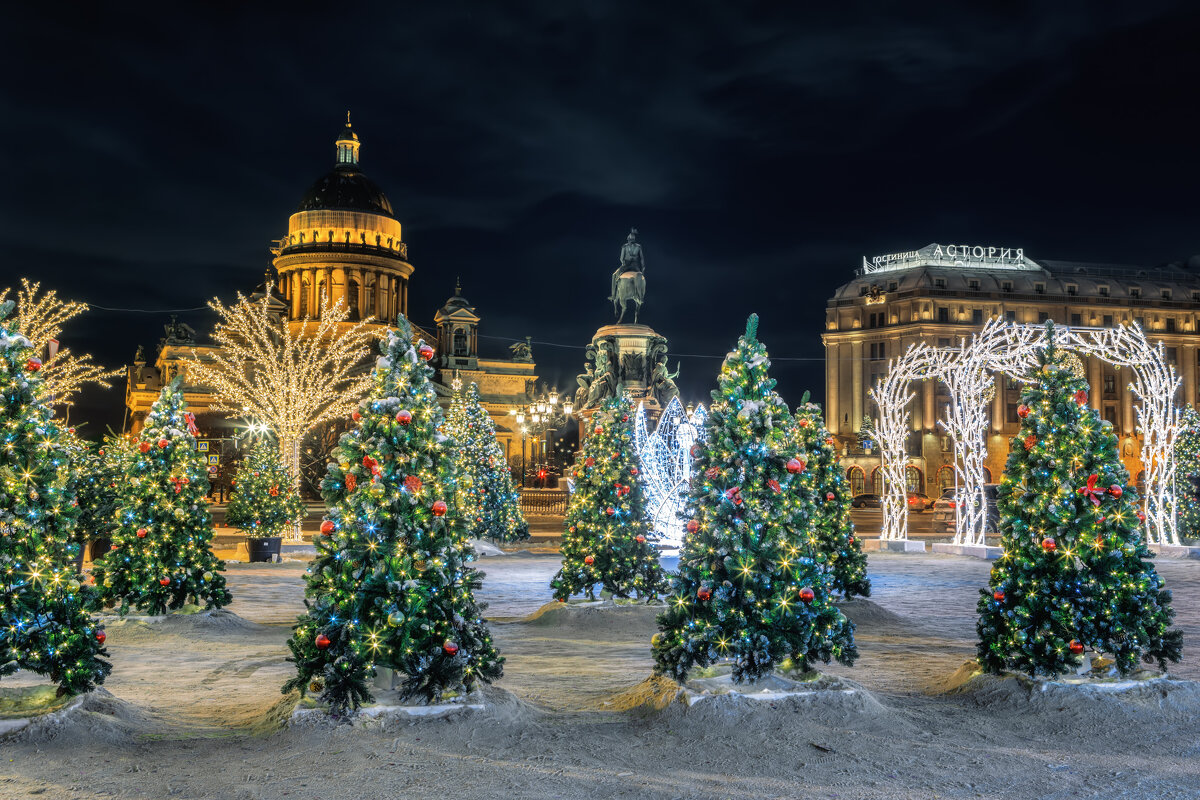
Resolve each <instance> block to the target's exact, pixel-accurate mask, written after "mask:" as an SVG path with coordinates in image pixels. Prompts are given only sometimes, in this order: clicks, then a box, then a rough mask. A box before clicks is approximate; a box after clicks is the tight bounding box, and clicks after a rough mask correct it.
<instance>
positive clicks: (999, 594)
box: [992, 589, 1004, 603]
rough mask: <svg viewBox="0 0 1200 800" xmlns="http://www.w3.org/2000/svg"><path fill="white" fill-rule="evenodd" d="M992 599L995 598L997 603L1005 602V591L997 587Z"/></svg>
mask: <svg viewBox="0 0 1200 800" xmlns="http://www.w3.org/2000/svg"><path fill="white" fill-rule="evenodd" d="M992 599H993V600H995V601H996V602H997V603H1003V602H1004V592H1002V591H1000V590H999V589H997V590H996V591H994V592H992Z"/></svg>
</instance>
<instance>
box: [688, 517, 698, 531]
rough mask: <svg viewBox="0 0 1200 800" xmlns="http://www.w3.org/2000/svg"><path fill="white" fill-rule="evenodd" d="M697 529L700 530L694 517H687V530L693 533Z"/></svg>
mask: <svg viewBox="0 0 1200 800" xmlns="http://www.w3.org/2000/svg"><path fill="white" fill-rule="evenodd" d="M698 530H700V523H699V522H697V521H696V520H694V519H689V520H688V523H687V532H688V533H695V532H696V531H698Z"/></svg>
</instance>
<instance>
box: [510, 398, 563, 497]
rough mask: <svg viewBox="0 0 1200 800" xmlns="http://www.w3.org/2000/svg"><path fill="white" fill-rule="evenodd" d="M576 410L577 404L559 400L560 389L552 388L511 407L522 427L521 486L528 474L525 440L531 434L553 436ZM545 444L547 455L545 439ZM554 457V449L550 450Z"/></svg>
mask: <svg viewBox="0 0 1200 800" xmlns="http://www.w3.org/2000/svg"><path fill="white" fill-rule="evenodd" d="M574 411H575V405H574V403H572V402H571V401H570V400H562V401H561V402H560V401H559V396H558V390H557V389H554V388H551V389H550V390H549V391H545V390H543V391H542V393H541V394H538V395H536V396H534V397H531V398H530V399H529V401H528V402H527V403H526V404H525V405H523V406H519V407H517V408H514V409H509V412H508V413H509V414H510V415H511V416H512V417H513V418H514V419H515V420H516V423H517V427H519V428H520V429H521V488H525V484H526V475H527V473H528V470H527V469H526V463H525V440H526V437H527V436H528V435H530V434H533V435H534V436H542V435H550V436H551V437H553V433H554V429H555V428H556V427H558V426H560V425H565V424H566V422H567V420H568V419H570V418H571V415H572V414H573V413H574ZM542 444H543V453H542V455H543V456H545V455H546V452H547V451H546V449H545V444H546V442H545V440H543V442H542ZM549 452H550V455H551V457H553V450H552V449H551V450H550V451H549ZM544 476H545V471H544V470H542V471H541V472H540V474H539V477H544Z"/></svg>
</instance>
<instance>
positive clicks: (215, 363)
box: [188, 292, 378, 489]
mask: <svg viewBox="0 0 1200 800" xmlns="http://www.w3.org/2000/svg"><path fill="white" fill-rule="evenodd" d="M208 305H209V307H210V308H212V309H213V310H214V311H216V312H217V314H218V315H219V316H220V321H219V322H218V323H217V325H216V327H215V328H214V329H213V333H212V338H213V340H214V341H215V342H216V343H217V345H218V346H217V347H216V348H214V349H213V350H210V351H206V352H205V353H204V354H203V355H201V354H199V353H197V352H196V351H195V350H192V361H191V364H190V366H189V367H188V373H189V378H190V380H191V381H192V382H193V383H196V384H200V385H204V386H208V387H209V388H211V389H212V391H213V395H214V402H213V408H214V409H216V410H218V411H225V412H228V415H229V416H231V417H248V418H250V419H253V420H255V421H256V422H259V423H262V424H264V425H266V426H267V427H268V428H270V429H271V430H272V431H273V432H274V433H275V436H276V437H277V438H278V440H279V450H280V453H281V454H282V455H283V457H284V458H285V459H287V460H288V461H289V462H290V463H291V465H292V475H293V478H294V480H295V481H296V482H297V483H296V487H297V489H299V480H300V442H301V440H303V438H304V436H305V434H307V433H308V432H309V431H311V430H313V429H314V428H316V427H318V426H320V425H322V424H323V423H326V422H329V421H330V420H334V419H338V418H339V417H343V416H345V415H346V414H349V413H350V411H351V409H352V408H353V406H354V405H355V404H356V403H357V402H358V401H359V400H360V399H362V397H363V396H364V395H366V393H367V391H368V390H369V389H370V387H371V382H372V372H371V370H370V369H367V368H366V360H367V358H368V356H369V354H370V346H371V340H372V339H374V338H375V337H376V336H377V335H378V331H377V330H376V327H375V326H373V325H371V324H370V322H371V319H370V318H367V319H364V320H362V321H360V322H356V323H350V322H347V318H348V317H349V311H348V310H347V308H346V304H345V303H343V302H342V301H340V300H339V301H338V302H337V303H335V304H333V305H332V306H331V305H329V304H328V302H327V300H326V298H324V297H322V298H321V308H320V315H319V318H318V319H316V320H311V319H305V320H304V321H303V322H302V323H300V325H299V326H298V328H296V329H295V330H293V329H292V327H291V326H289V325H288V323H287V322H285V321H284V320H283V319H281V318H280V316H279V314H278V313H277V312H276V310H275V309H273V308H272V307H271V295H270V293H269V292H268V293H267V294H264V295H263V297H262V299H261V300H258V301H255V300H251V299H249V298H246V297H243V296H242V294H241V293H240V292H239V293H238V297H237V302H236V303H234V304H233V305H231V306H224V305H222V304H221V303H220V301H218V300H212V301H211V302H209V304H208Z"/></svg>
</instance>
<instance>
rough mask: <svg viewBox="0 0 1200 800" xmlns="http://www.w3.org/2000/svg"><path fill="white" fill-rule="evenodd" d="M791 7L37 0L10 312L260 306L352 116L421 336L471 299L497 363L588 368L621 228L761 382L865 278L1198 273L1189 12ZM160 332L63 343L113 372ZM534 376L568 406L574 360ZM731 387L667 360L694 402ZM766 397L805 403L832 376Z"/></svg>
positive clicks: (667, 328)
mask: <svg viewBox="0 0 1200 800" xmlns="http://www.w3.org/2000/svg"><path fill="white" fill-rule="evenodd" d="M812 5H813V4H808V3H795V4H775V3H725V2H699V3H690V4H687V5H686V6H679V5H671V4H655V3H643V4H636V5H635V4H610V3H601V2H585V3H545V2H543V3H516V4H483V3H476V4H456V3H449V4H420V5H418V4H380V5H375V6H371V5H356V6H353V7H345V6H329V5H328V4H291V5H289V7H288V9H287V11H286V13H279V12H273V11H268V10H265V9H263V8H261V7H259V6H258V5H257V4H230V3H225V4H197V5H194V6H190V7H188V6H186V5H175V6H162V5H160V6H156V7H155V8H154V13H150V14H137V15H135V14H132V13H129V12H120V11H115V10H114V8H113V7H111V6H106V7H101V6H91V7H81V8H79V9H77V10H76V12H75V13H72V14H70V15H64V14H60V13H57V10H56V9H50V8H47V9H46V10H45V11H41V10H39V9H37V8H35V7H33V6H32V5H31V4H26V5H25V6H23V7H21V8H20V9H17V10H14V11H12V12H10V16H9V19H8V21H7V25H6V30H5V34H4V36H5V42H4V45H5V46H4V48H3V55H2V56H0V58H3V66H4V67H5V73H6V74H7V75H9V76H10V79H9V80H7V81H6V82H5V85H4V87H3V88H0V142H2V143H3V145H4V148H5V150H4V151H5V152H6V153H7V154H9V164H8V168H7V170H6V177H7V181H6V190H5V192H4V194H3V197H2V199H0V244H2V245H3V247H4V253H5V257H4V260H3V261H0V273H2V276H0V277H2V280H0V283H3V284H8V283H11V282H13V281H14V280H15V279H16V278H17V277H18V276H20V275H30V276H33V277H38V278H41V279H42V280H43V281H44V282H45V283H46V284H48V285H53V286H55V287H57V288H59V289H60V291H62V292H64V293H65V294H68V295H75V296H78V297H80V298H81V299H85V300H88V301H91V302H93V303H96V304H99V305H107V306H112V307H121V308H124V307H130V306H134V307H142V308H164V309H165V308H187V307H194V306H200V305H203V302H204V301H205V300H206V299H207V298H209V297H211V296H212V295H214V294H221V295H223V296H225V297H228V296H231V295H232V293H233V292H234V291H236V290H239V289H241V290H249V289H251V288H252V287H253V285H254V284H255V283H256V282H258V281H259V280H261V275H262V272H263V269H264V267H265V266H266V265H267V263H268V261H269V254H268V252H267V246H268V244H269V243H270V241H271V240H272V239H274V238H276V237H278V236H279V235H281V234H282V233H283V231H284V230H285V226H286V220H287V216H288V214H289V213H290V212H291V211H292V209H293V208H294V206H295V203H296V202H297V200H298V199H299V197H300V195H301V194H302V193H303V191H304V189H305V188H306V187H307V185H308V184H309V183H310V182H311V181H312V180H314V179H315V178H316V177H317V176H319V175H320V174H322V173H323V172H324V171H325V170H326V169H327V168H328V166H329V164H330V162H331V157H332V143H331V139H332V137H333V135H334V132H335V131H336V129H337V127H338V125H339V124H340V120H341V116H342V114H343V113H344V110H345V109H346V108H350V109H352V110H353V111H354V118H355V122H356V127H358V128H359V129H360V131H361V135H362V138H363V163H364V168H365V170H366V171H367V173H368V174H369V175H370V176H371V177H372V178H373V179H375V180H376V181H377V182H378V183H380V184H381V185H382V186H383V187H384V188H385V189H386V191H387V192H388V194H389V196H390V197H391V200H392V203H393V205H394V206H395V208H396V210H397V214H398V216H399V217H400V219H401V221H402V223H403V224H404V226H405V239H406V240H407V241H408V242H409V245H410V253H411V255H412V258H413V263H414V265H415V267H416V270H417V271H416V274H415V276H414V283H413V287H412V291H411V294H410V301H411V304H412V310H413V316H414V318H415V319H416V320H417V321H418V322H421V323H424V324H429V323H431V321H432V316H433V313H434V311H435V310H436V308H437V307H438V306H439V305H440V304H441V302H442V301H443V300H444V299H445V297H446V296H447V295H448V294H449V293H450V291H451V289H452V288H453V283H454V279H455V277H456V276H462V279H463V282H464V286H465V288H466V294H467V296H468V297H469V298H470V299H471V300H472V301H473V302H474V303H475V304H476V305H477V306H478V308H479V311H480V312H481V314H482V315H483V317H484V333H485V334H489V335H495V336H501V337H504V336H511V337H518V336H525V335H532V336H533V337H534V338H535V339H536V340H539V341H546V342H555V343H561V344H574V345H577V346H582V345H583V344H584V343H585V342H586V341H587V340H588V338H589V337H590V335H591V333H592V331H593V330H594V329H595V328H596V327H597V326H598V325H599V324H601V323H603V322H605V321H606V320H607V319H608V308H607V307H606V304H605V303H604V301H603V300H602V298H603V296H604V294H605V293H606V290H607V280H608V278H607V276H608V273H609V271H610V270H611V268H612V266H613V264H614V262H615V258H616V252H617V248H618V246H619V244H620V242H621V240H622V237H623V235H624V233H625V231H626V230H627V229H628V228H629V227H630V226H631V225H636V226H637V227H638V228H639V229H640V230H641V231H642V234H643V240H644V243H645V246H646V250H647V259H648V270H649V273H648V279H649V304H648V305H647V307H646V309H645V321H647V322H649V323H650V324H652V325H654V326H655V327H656V328H657V329H659V330H660V331H661V332H662V333H664V334H666V335H667V336H669V337H670V339H671V341H672V346H673V348H674V349H675V350H676V351H677V352H679V353H683V354H697V355H711V356H719V355H720V354H722V353H724V352H725V351H726V350H727V349H728V348H729V346H730V345H731V344H732V342H733V340H734V339H735V337H736V336H737V334H738V332H739V331H740V330H741V327H742V325H743V323H744V318H745V316H746V314H748V313H749V312H751V311H758V312H759V313H760V314H761V315H762V317H763V325H762V330H763V336H764V339H765V341H766V342H767V343H768V345H769V347H770V348H771V350H772V352H773V353H774V354H776V355H777V356H781V357H782V356H788V357H794V358H813V359H819V357H820V355H821V348H820V343H819V332H820V330H821V326H822V321H823V308H824V302H825V300H826V298H827V297H828V296H829V295H830V293H831V292H832V290H833V289H834V288H835V287H836V286H837V285H838V284H840V283H841V282H843V281H844V280H846V279H847V278H849V277H850V275H851V273H852V271H853V270H854V268H855V267H856V266H857V264H858V259H859V257H860V256H861V255H863V254H869V253H875V252H881V251H891V250H903V249H909V248H911V247H915V246H921V245H924V244H926V243H928V242H930V241H937V240H943V241H948V240H956V241H978V242H982V243H993V242H994V243H997V244H1006V245H1018V246H1024V247H1025V248H1026V251H1027V252H1029V253H1030V254H1031V255H1033V256H1034V257H1035V258H1037V257H1038V256H1041V257H1048V258H1054V257H1058V258H1077V259H1094V260H1102V261H1118V262H1133V263H1154V262H1159V261H1167V260H1177V259H1184V258H1186V257H1187V256H1188V255H1189V254H1190V253H1192V252H1195V251H1197V250H1200V246H1198V244H1197V241H1196V234H1195V224H1194V220H1195V211H1196V204H1195V201H1194V199H1193V195H1194V192H1193V191H1192V187H1194V186H1195V185H1196V183H1197V178H1200V167H1198V166H1197V164H1198V161H1197V159H1196V158H1195V156H1194V151H1195V144H1194V142H1195V130H1196V127H1197V109H1196V101H1195V86H1196V85H1198V83H1200V80H1198V79H1200V63H1198V61H1197V56H1196V51H1195V45H1194V43H1195V41H1196V40H1197V35H1198V34H1200V11H1197V10H1195V8H1194V6H1193V5H1192V4H1184V3H1165V2H1139V3H1137V4H1128V3H1106V2H1083V0H1075V1H1073V2H1060V3H1054V4H1045V3H990V2H989V3H970V4H963V3H953V4H932V5H928V4H923V5H922V7H921V8H914V5H916V4H912V3H899V2H878V3H866V2H862V3H849V4H839V5H837V6H824V7H821V8H820V9H818V10H814V9H813V8H812V7H811V6H812ZM52 14H53V15H54V16H50V15H52ZM189 321H191V322H192V324H194V325H196V326H197V327H199V328H201V329H203V328H204V327H206V326H207V324H208V322H207V318H206V317H205V315H204V314H203V313H193V314H191V316H190V317H189ZM160 324H161V320H160V319H158V318H156V317H154V316H147V315H135V314H121V313H115V312H95V313H94V314H93V316H92V318H91V319H88V320H86V321H83V322H81V323H80V324H79V326H78V327H77V328H76V329H74V330H72V331H69V332H68V333H69V334H72V335H75V336H77V337H80V338H84V337H87V338H91V337H92V336H94V337H95V341H94V342H89V343H88V344H89V346H90V347H92V349H94V350H95V351H96V352H97V354H98V355H100V356H101V357H102V358H103V359H104V360H106V361H108V362H112V363H119V362H121V361H124V360H127V359H128V358H129V357H130V356H131V354H132V352H133V350H134V349H135V347H136V345H137V344H138V343H145V344H147V345H151V344H153V343H154V342H155V341H156V340H157V337H158V335H159V328H158V326H159V325H160ZM488 341H489V342H490V344H493V345H495V346H496V347H497V348H498V349H502V348H503V342H501V341H495V340H488ZM536 353H537V356H538V359H539V364H540V366H541V368H542V372H543V374H544V375H545V376H546V377H547V378H549V379H552V380H555V381H557V382H559V383H560V385H564V386H565V385H568V384H569V383H570V382H571V381H572V378H573V375H574V373H575V372H576V371H577V370H578V366H579V364H580V363H581V362H580V358H581V355H580V352H579V351H577V350H571V349H568V348H554V347H549V346H540V347H538V348H537V349H536ZM718 363H719V362H718V361H716V360H714V359H712V358H707V359H702V358H685V359H684V373H683V376H682V381H681V383H682V386H683V388H684V391H685V394H688V395H691V396H692V397H693V398H696V399H705V398H706V395H707V390H708V388H709V387H710V386H711V384H712V378H713V375H714V374H715V371H716V366H717V364H718ZM776 373H777V375H778V376H779V379H780V388H781V390H783V391H784V392H785V393H786V394H787V396H788V397H789V399H790V400H792V401H793V402H795V401H796V400H798V398H799V395H800V393H801V392H802V391H803V389H804V388H807V387H811V388H813V389H814V390H815V393H816V394H817V395H818V396H820V394H821V389H822V380H823V372H822V369H821V367H820V362H819V360H814V361H784V360H782V359H780V360H777V370H776ZM120 395H121V393H120V392H119V391H114V392H111V393H109V395H108V396H106V397H102V396H99V395H97V396H94V397H91V398H89V403H90V407H89V409H86V413H89V414H95V413H97V412H96V409H98V408H100V407H101V405H102V404H104V403H107V404H108V405H109V406H110V407H116V408H119V406H120V403H121V396H120ZM98 418H100V416H98ZM114 418H115V415H110V416H109V417H106V419H114Z"/></svg>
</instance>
